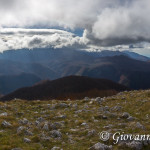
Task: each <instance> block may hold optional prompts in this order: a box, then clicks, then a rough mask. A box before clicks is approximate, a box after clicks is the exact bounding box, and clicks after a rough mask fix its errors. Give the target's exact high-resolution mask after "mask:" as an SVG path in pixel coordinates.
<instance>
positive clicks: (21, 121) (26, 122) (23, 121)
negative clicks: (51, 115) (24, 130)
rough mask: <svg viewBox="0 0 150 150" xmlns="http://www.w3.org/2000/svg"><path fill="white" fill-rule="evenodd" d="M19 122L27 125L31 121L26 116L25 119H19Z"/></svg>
mask: <svg viewBox="0 0 150 150" xmlns="http://www.w3.org/2000/svg"><path fill="white" fill-rule="evenodd" d="M19 123H20V124H22V125H27V124H28V123H29V121H28V120H27V119H26V118H23V120H19Z"/></svg>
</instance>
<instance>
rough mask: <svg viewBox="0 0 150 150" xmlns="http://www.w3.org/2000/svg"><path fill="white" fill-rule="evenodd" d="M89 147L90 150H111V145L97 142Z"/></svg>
mask: <svg viewBox="0 0 150 150" xmlns="http://www.w3.org/2000/svg"><path fill="white" fill-rule="evenodd" d="M89 149H90V150H112V145H111V146H108V145H105V144H102V143H100V142H99V143H97V144H95V145H94V146H92V147H91V148H89Z"/></svg>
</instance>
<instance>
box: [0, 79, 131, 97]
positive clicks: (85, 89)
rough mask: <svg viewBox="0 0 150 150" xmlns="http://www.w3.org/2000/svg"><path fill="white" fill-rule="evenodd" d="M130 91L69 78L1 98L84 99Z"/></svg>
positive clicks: (109, 83) (105, 82)
mask: <svg viewBox="0 0 150 150" xmlns="http://www.w3.org/2000/svg"><path fill="white" fill-rule="evenodd" d="M124 90H128V88H126V87H125V86H123V85H120V84H117V83H114V82H112V81H110V80H106V79H95V78H89V77H80V76H69V77H64V78H60V79H57V80H53V81H45V82H43V83H40V84H37V85H35V86H32V87H27V88H21V89H19V90H17V91H15V92H13V93H10V94H8V95H6V96H4V97H2V98H1V100H12V99H14V98H20V99H26V100H36V99H40V100H46V99H68V98H71V99H82V98H84V97H85V96H89V97H97V96H98V95H99V96H110V95H113V94H116V93H117V92H119V91H124Z"/></svg>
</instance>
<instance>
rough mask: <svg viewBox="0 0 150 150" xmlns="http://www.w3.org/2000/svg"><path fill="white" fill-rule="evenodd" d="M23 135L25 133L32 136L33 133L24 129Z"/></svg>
mask: <svg viewBox="0 0 150 150" xmlns="http://www.w3.org/2000/svg"><path fill="white" fill-rule="evenodd" d="M24 133H25V135H27V136H32V135H33V133H32V132H31V131H29V130H25V132H24Z"/></svg>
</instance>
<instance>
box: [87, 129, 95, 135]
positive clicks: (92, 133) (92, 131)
mask: <svg viewBox="0 0 150 150" xmlns="http://www.w3.org/2000/svg"><path fill="white" fill-rule="evenodd" d="M95 134H96V131H95V130H91V131H89V132H88V136H93V135H95Z"/></svg>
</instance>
